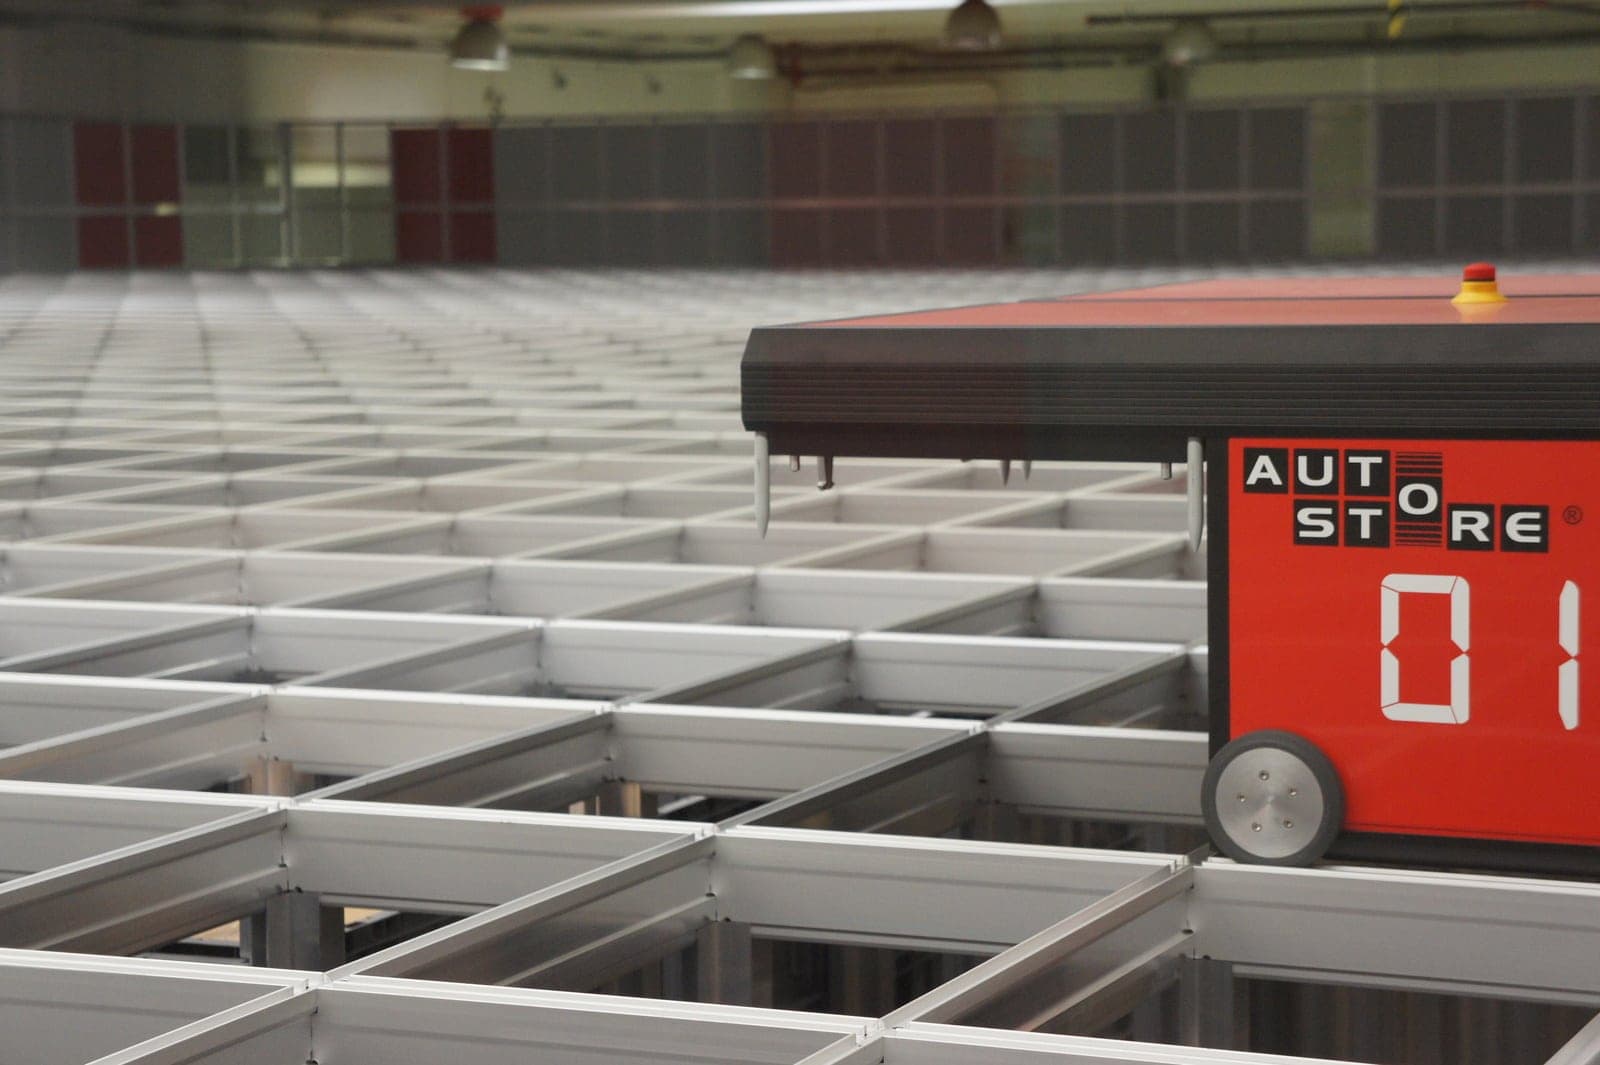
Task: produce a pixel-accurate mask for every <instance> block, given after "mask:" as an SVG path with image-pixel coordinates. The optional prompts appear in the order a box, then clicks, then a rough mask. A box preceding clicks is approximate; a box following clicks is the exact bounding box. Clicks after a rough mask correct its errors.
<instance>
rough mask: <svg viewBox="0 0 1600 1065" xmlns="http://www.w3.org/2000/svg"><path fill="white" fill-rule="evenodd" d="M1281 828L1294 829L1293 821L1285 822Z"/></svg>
mask: <svg viewBox="0 0 1600 1065" xmlns="http://www.w3.org/2000/svg"><path fill="white" fill-rule="evenodd" d="M1283 827H1284V828H1293V827H1294V822H1293V821H1285V822H1284V823H1283Z"/></svg>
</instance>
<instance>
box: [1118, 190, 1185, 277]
mask: <svg viewBox="0 0 1600 1065" xmlns="http://www.w3.org/2000/svg"><path fill="white" fill-rule="evenodd" d="M1122 227H1123V228H1122V232H1123V237H1122V257H1123V259H1125V260H1126V261H1128V262H1131V263H1165V262H1172V261H1174V260H1176V259H1177V257H1178V208H1177V207H1176V206H1175V205H1174V204H1170V203H1130V204H1128V205H1127V206H1125V207H1123V209H1122Z"/></svg>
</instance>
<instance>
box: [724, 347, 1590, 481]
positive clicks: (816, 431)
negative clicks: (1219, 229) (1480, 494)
mask: <svg viewBox="0 0 1600 1065" xmlns="http://www.w3.org/2000/svg"><path fill="white" fill-rule="evenodd" d="M1596 353H1600V327H1596V326H1590V325H1572V326H1504V327H1491V326H1484V327H1460V326H1455V327H1451V326H1445V327H1438V326H1425V327H1388V328H1377V327H1369V326H1355V327H1328V328H1317V329H1306V328H1299V327H1296V328H1280V327H1269V328H1233V329H1214V328H1207V329H1187V328H1155V329H1148V330H1146V329H1120V330H1112V329H1013V330H1005V329H977V330H937V329H922V330H916V329H857V328H815V327H813V328H794V329H774V330H758V331H757V332H756V333H755V334H753V335H752V338H751V342H750V345H749V347H748V348H747V349H746V354H745V362H744V370H743V386H744V397H743V410H744V421H745V425H746V427H748V428H750V429H755V430H762V431H769V432H772V431H780V432H783V433H786V434H787V435H790V436H795V435H800V436H804V437H806V438H807V439H808V440H809V439H820V438H822V437H824V436H825V432H824V431H825V430H827V429H832V430H834V431H836V432H842V433H846V435H852V436H854V437H855V438H856V439H858V440H862V441H865V440H867V439H868V438H872V437H880V438H881V437H883V436H884V434H886V433H887V432H889V431H890V430H893V437H894V448H895V452H896V453H897V454H927V455H929V456H935V455H947V454H951V453H952V450H955V451H962V450H963V449H965V448H969V447H971V446H972V441H973V440H974V439H978V438H982V437H983V436H985V435H989V436H996V437H1014V436H1017V435H1019V434H1020V435H1022V436H1026V437H1028V438H1031V439H1033V440H1035V441H1038V440H1039V439H1041V438H1044V437H1048V438H1052V439H1053V440H1054V444H1055V446H1054V447H1053V450H1059V449H1060V447H1059V445H1060V443H1061V439H1059V438H1060V436H1061V434H1062V432H1063V431H1080V432H1088V433H1089V434H1091V435H1097V436H1101V437H1104V436H1106V435H1108V434H1112V435H1114V434H1115V433H1116V432H1118V431H1119V430H1120V431H1126V432H1129V435H1130V443H1131V442H1132V440H1131V437H1134V436H1139V435H1141V433H1143V434H1145V435H1148V433H1149V432H1150V431H1160V432H1165V433H1179V434H1185V435H1208V436H1211V435H1264V434H1266V433H1270V432H1291V433H1292V432H1306V433H1313V432H1316V433H1323V432H1336V433H1342V434H1347V435H1355V434H1366V435H1407V436H1418V435H1427V434H1437V435H1451V436H1495V435H1506V436H1519V437H1526V436H1536V435H1552V436H1573V435H1591V434H1592V435H1595V436H1600V358H1597V357H1596ZM852 431H853V432H852ZM954 440H959V441H960V445H959V446H954V444H953V441H954ZM774 445H775V446H779V445H780V442H779V441H777V440H774ZM1008 450H1009V449H1008ZM1101 450H1102V451H1103V449H1101ZM1030 452H1031V453H1032V454H1033V457H1061V456H1059V455H1050V456H1046V455H1044V454H1043V453H1042V452H1040V451H1039V449H1038V448H1030ZM840 453H841V454H844V453H847V452H843V451H841V452H840ZM1011 454H1012V455H1013V457H1014V456H1015V452H1011ZM971 457H974V458H976V457H987V456H985V455H983V454H982V453H980V454H973V455H971ZM1129 457H1143V456H1133V455H1130V456H1129Z"/></svg>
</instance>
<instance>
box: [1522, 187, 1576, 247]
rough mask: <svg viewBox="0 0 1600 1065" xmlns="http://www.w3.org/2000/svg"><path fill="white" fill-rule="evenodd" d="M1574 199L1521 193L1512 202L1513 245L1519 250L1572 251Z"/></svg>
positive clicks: (1564, 196) (1562, 196) (1563, 196)
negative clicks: (1522, 194) (1523, 194)
mask: <svg viewBox="0 0 1600 1065" xmlns="http://www.w3.org/2000/svg"><path fill="white" fill-rule="evenodd" d="M1573 207H1574V204H1573V198H1572V197H1571V196H1567V195H1560V196H1518V197H1517V198H1516V199H1514V200H1513V201H1512V203H1511V232H1512V247H1513V249H1514V250H1516V251H1519V252H1567V251H1572V250H1573V247H1572V212H1573Z"/></svg>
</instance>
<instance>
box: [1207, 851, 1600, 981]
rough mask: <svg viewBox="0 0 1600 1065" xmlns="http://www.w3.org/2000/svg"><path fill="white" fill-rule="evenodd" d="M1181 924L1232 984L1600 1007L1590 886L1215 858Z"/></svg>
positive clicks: (1596, 918)
mask: <svg viewBox="0 0 1600 1065" xmlns="http://www.w3.org/2000/svg"><path fill="white" fill-rule="evenodd" d="M1191 922H1192V927H1193V928H1194V930H1195V936H1194V943H1193V946H1192V948H1191V949H1192V950H1193V951H1194V952H1195V953H1197V954H1202V955H1206V956H1209V957H1212V958H1216V959H1219V960H1224V961H1231V962H1233V963H1234V971H1235V973H1236V974H1238V975H1239V976H1242V977H1256V978H1265V979H1279V980H1314V981H1320V982H1325V983H1345V984H1355V985H1361V986H1372V987H1389V988H1396V989H1404V990H1417V991H1430V992H1435V993H1440V994H1457V995H1488V996H1492V997H1497V998H1505V999H1526V1000H1533V1001H1543V1002H1552V1003H1556V1002H1559V1003H1567V1004H1572V1005H1580V1006H1588V1007H1596V1006H1600V966H1596V965H1594V964H1593V959H1594V958H1597V957H1600V885H1594V884H1579V883H1567V882H1561V881H1553V880H1517V879H1513V878H1509V877H1491V876H1473V875H1466V874H1451V873H1426V872H1413V871H1408V870H1399V869H1355V868H1318V869H1279V868H1270V867H1265V866H1247V865H1235V864H1234V863H1232V862H1228V861H1225V860H1220V859H1217V860H1212V861H1208V862H1206V863H1205V864H1204V865H1202V866H1200V867H1199V868H1198V869H1197V870H1196V871H1195V892H1194V900H1193V910H1192V913H1191Z"/></svg>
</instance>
